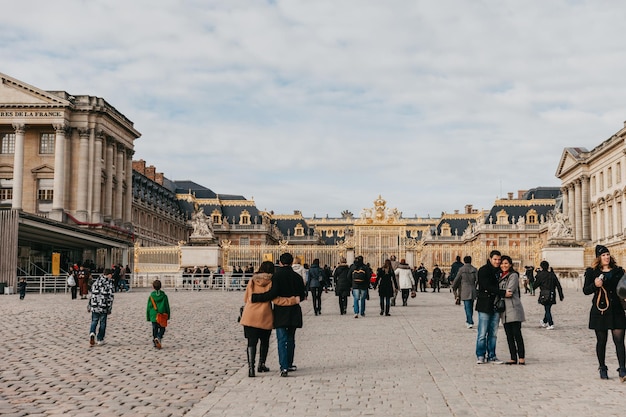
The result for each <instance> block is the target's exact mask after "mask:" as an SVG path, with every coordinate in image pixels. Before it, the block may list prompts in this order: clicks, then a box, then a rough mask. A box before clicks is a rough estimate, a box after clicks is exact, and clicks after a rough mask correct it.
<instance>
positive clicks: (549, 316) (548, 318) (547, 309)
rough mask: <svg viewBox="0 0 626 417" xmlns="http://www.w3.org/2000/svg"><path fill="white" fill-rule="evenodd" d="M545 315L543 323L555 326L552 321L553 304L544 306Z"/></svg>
mask: <svg viewBox="0 0 626 417" xmlns="http://www.w3.org/2000/svg"><path fill="white" fill-rule="evenodd" d="M543 308H544V310H545V313H544V315H543V322H544V323H547V324H548V325H550V326H552V325H554V322H553V321H552V311H551V310H552V304H544V306H543Z"/></svg>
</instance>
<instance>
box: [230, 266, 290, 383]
mask: <svg viewBox="0 0 626 417" xmlns="http://www.w3.org/2000/svg"><path fill="white" fill-rule="evenodd" d="M273 274H274V264H273V263H272V262H270V261H265V262H263V263H262V264H261V266H260V267H259V270H258V272H256V273H255V274H254V275H252V278H251V279H250V281H249V282H248V286H247V287H246V293H245V295H244V303H245V305H244V308H243V313H242V314H241V320H239V323H241V324H242V325H243V334H244V336H245V337H246V339H248V349H247V353H248V376H249V377H253V376H255V372H254V361H255V358H256V346H257V343H258V342H259V341H261V346H260V350H259V367H258V368H257V371H258V372H269V368H268V367H267V366H265V360H266V359H267V352H268V350H269V344H270V335H271V334H272V328H273V326H274V314H273V312H272V303H274V304H277V305H281V306H290V305H295V304H298V303H300V297H277V298H275V299H274V300H272V301H271V302H270V301H268V302H262V303H252V302H250V300H251V298H252V294H261V293H264V292H267V291H269V289H270V288H272V275H273Z"/></svg>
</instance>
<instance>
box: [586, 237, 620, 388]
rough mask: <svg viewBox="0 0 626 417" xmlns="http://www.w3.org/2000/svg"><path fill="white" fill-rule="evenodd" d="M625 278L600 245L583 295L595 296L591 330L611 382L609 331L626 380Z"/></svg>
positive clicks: (602, 372) (605, 376)
mask: <svg viewBox="0 0 626 417" xmlns="http://www.w3.org/2000/svg"><path fill="white" fill-rule="evenodd" d="M623 276H624V270H623V269H622V268H621V267H619V266H617V264H616V262H615V259H613V257H612V256H611V254H610V253H609V249H608V248H607V247H606V246H602V245H597V246H596V259H595V260H594V261H593V264H592V265H591V268H587V270H586V271H585V284H584V285H583V293H585V294H586V295H589V294H593V298H592V303H591V311H590V312H589V328H590V329H593V330H595V332H596V355H597V357H598V364H599V366H600V367H599V371H600V378H601V379H609V376H608V369H607V366H606V362H605V356H606V343H607V340H608V333H609V330H610V331H611V336H612V337H613V343H614V344H615V351H616V353H617V361H618V363H619V368H618V369H617V370H618V372H619V379H620V381H621V382H624V381H626V348H625V347H624V333H625V332H626V314H624V309H623V307H622V304H621V300H620V298H619V296H618V295H617V292H616V287H617V283H618V282H619V280H620V279H621V278H622V277H623Z"/></svg>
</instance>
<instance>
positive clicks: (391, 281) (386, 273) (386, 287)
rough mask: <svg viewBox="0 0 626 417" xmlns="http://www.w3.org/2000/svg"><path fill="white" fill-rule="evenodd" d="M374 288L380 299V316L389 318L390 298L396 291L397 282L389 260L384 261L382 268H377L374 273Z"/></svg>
mask: <svg viewBox="0 0 626 417" xmlns="http://www.w3.org/2000/svg"><path fill="white" fill-rule="evenodd" d="M376 288H378V297H379V298H380V315H381V316H382V315H383V314H384V315H385V316H390V315H391V314H389V307H390V305H391V297H393V294H394V293H395V292H397V291H398V281H396V273H395V272H394V271H393V269H392V268H391V261H390V260H389V259H386V260H385V263H384V264H383V266H382V268H378V271H377V272H376V283H375V284H374V289H376Z"/></svg>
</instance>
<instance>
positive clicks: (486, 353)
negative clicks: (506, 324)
mask: <svg viewBox="0 0 626 417" xmlns="http://www.w3.org/2000/svg"><path fill="white" fill-rule="evenodd" d="M499 322H500V313H495V312H494V313H483V312H481V311H479V312H478V334H477V336H476V357H477V358H480V357H483V358H485V359H494V358H496V357H497V356H496V340H497V338H498V324H499Z"/></svg>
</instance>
